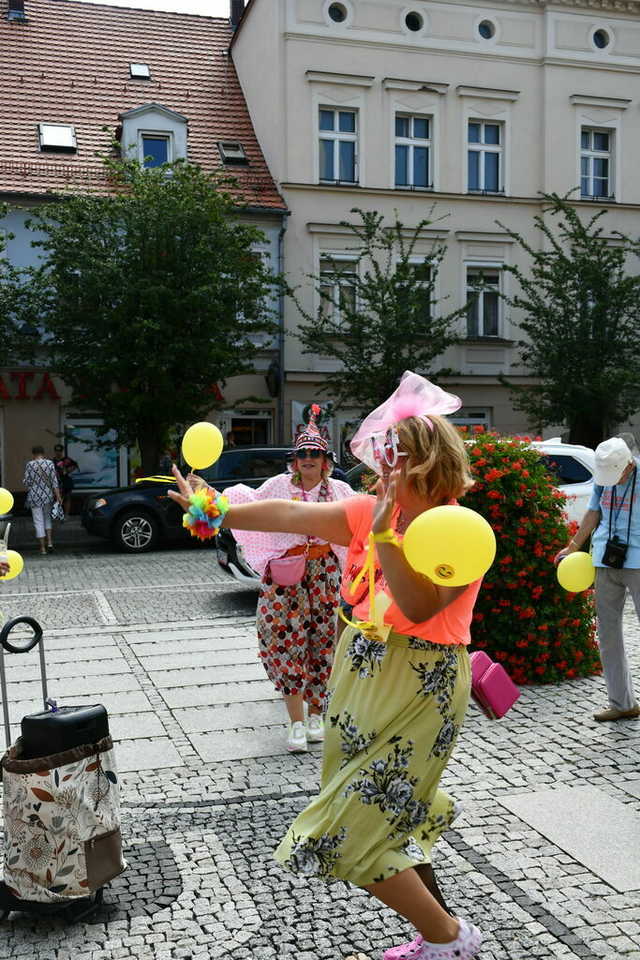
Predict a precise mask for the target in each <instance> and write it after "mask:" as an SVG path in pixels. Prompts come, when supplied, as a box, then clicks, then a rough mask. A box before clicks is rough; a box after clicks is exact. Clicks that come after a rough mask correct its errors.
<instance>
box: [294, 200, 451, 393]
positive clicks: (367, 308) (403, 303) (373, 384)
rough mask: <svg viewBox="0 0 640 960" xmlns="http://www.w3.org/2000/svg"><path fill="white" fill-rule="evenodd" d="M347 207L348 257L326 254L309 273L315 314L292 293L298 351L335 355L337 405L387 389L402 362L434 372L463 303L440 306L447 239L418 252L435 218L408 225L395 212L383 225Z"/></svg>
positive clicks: (375, 216)
mask: <svg viewBox="0 0 640 960" xmlns="http://www.w3.org/2000/svg"><path fill="white" fill-rule="evenodd" d="M351 213H354V214H357V215H358V217H359V218H360V219H359V222H356V223H347V222H344V223H342V224H341V226H343V227H346V228H347V229H348V230H349V231H350V233H351V235H352V237H353V241H354V244H353V247H352V248H351V249H350V250H349V251H348V253H349V255H350V256H352V257H353V259H352V260H350V261H349V262H348V263H347V262H345V261H344V260H336V259H332V258H328V259H327V261H326V265H325V266H324V267H323V269H322V270H321V271H320V273H318V274H315V275H311V277H310V279H311V280H312V282H313V285H314V287H315V290H316V293H317V295H318V297H319V301H320V308H319V310H318V313H317V315H314V314H311V313H309V311H307V310H305V309H304V307H303V306H302V305H301V304H300V301H299V299H298V298H297V295H296V294H295V293H294V294H293V296H294V298H295V301H296V304H297V306H298V309H299V311H300V313H301V315H302V318H303V319H302V322H301V324H300V327H299V338H300V340H301V341H302V345H303V352H304V353H312V354H316V355H318V354H319V355H320V356H325V357H331V358H333V359H336V360H338V361H339V365H338V369H337V371H336V372H334V373H330V374H328V376H327V381H328V382H327V385H326V387H325V388H324V390H325V392H327V393H330V394H331V396H332V399H333V400H334V401H335V406H336V407H340V406H345V405H349V406H355V407H358V408H360V409H361V410H365V409H370V408H371V407H372V406H376V405H377V404H379V403H381V402H382V401H383V400H384V399H385V398H386V397H388V396H389V394H390V393H392V392H393V390H395V388H396V387H397V385H398V381H399V379H400V377H401V376H402V374H403V373H404V371H405V370H407V369H411V370H416V371H419V372H420V373H425V374H427V373H429V374H430V375H431V377H432V379H433V378H434V376H435V375H436V373H437V371H434V370H433V365H434V361H435V360H436V359H437V358H438V357H439V356H441V355H442V353H443V352H444V351H445V350H446V349H447V347H449V346H450V345H451V344H453V343H456V342H457V341H458V335H457V334H456V331H455V322H456V320H457V319H458V318H459V317H460V316H462V315H463V314H464V313H465V310H466V308H465V307H463V308H460V309H458V310H454V311H452V312H450V313H446V314H443V313H441V311H440V309H439V306H440V304H439V300H438V298H437V296H436V285H437V279H438V272H439V269H440V265H441V263H442V259H443V257H444V255H445V252H446V247H445V246H444V244H442V243H439V242H434V243H433V244H432V249H431V251H430V252H429V254H428V255H427V256H424V255H416V248H417V246H418V244H419V243H420V242H421V239H422V238H421V235H422V233H423V231H424V230H425V229H427V228H428V227H430V226H431V225H432V223H433V221H432V220H429V219H425V220H421V221H420V223H419V224H418V225H417V226H416V227H415V228H411V229H409V228H406V227H404V226H403V224H402V223H401V222H400V221H399V220H398V219H396V221H395V222H394V223H393V225H391V226H386V225H385V224H384V217H383V216H382V214H379V213H377V212H375V211H364V210H360V209H357V208H354V209H353V210H352V211H351ZM345 252H347V251H345ZM327 268H328V269H327ZM443 372H444V371H443Z"/></svg>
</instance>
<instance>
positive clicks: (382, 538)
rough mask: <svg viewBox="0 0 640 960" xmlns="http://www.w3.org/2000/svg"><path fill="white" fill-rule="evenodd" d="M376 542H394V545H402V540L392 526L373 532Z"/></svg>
mask: <svg viewBox="0 0 640 960" xmlns="http://www.w3.org/2000/svg"><path fill="white" fill-rule="evenodd" d="M373 542H374V543H392V544H393V545H394V547H399V546H400V541H399V540H398V538H397V537H396V535H395V532H394V531H393V530H392V529H391V527H387V529H386V530H381V531H380V533H374V534H373Z"/></svg>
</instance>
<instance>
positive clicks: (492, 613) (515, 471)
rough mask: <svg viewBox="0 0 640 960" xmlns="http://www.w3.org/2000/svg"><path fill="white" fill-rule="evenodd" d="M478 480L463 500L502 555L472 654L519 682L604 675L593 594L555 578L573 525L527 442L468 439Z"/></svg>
mask: <svg viewBox="0 0 640 960" xmlns="http://www.w3.org/2000/svg"><path fill="white" fill-rule="evenodd" d="M466 439H467V441H468V442H467V449H468V452H469V456H470V460H471V466H472V472H473V476H474V477H475V478H476V480H477V482H476V484H475V486H474V488H473V489H472V490H470V491H469V493H468V494H467V495H466V496H465V497H464V499H463V501H462V503H463V505H464V506H466V507H471V508H472V509H473V510H477V511H478V513H480V514H482V516H483V517H485V518H486V519H487V520H488V521H489V523H490V524H491V526H492V527H493V529H494V532H495V535H496V540H497V553H496V559H495V561H494V563H493V566H492V567H491V569H490V570H489V572H488V573H487V575H486V576H485V578H484V582H483V585H482V588H481V590H480V594H479V596H478V601H477V603H476V608H475V612H474V616H473V624H472V641H471V643H472V649H480V650H486V651H487V653H488V654H490V655H491V656H492V657H494V659H496V660H498V661H500V662H502V663H503V664H504V666H505V667H506V668H507V670H508V671H509V673H510V675H511V677H512V678H513V680H514V681H515V682H516V683H518V684H526V683H554V682H557V681H559V680H564V679H567V678H569V679H571V678H573V677H585V676H590V675H592V674H596V673H600V671H601V666H600V658H599V655H598V647H597V644H596V642H595V615H594V605H593V591H592V590H589V591H586V592H584V593H580V594H569V593H566V591H565V590H563V589H562V588H561V587H560V585H559V584H558V581H557V579H556V569H555V567H554V564H553V558H554V556H555V554H556V553H557V552H558V550H560V549H561V548H562V547H563V546H565V545H566V543H567V541H568V539H569V536H570V535H571V534H572V533H574V532H575V529H576V525H575V524H573V525H571V524H569V526H568V530H569V532H567V518H566V514H565V513H564V509H563V508H564V503H565V498H564V496H563V495H562V494H561V493H560V492H559V491H558V490H557V489H556V488H555V487H554V486H553V483H552V480H551V478H550V476H549V473H548V472H547V470H546V468H545V466H544V465H543V462H542V461H541V459H540V457H539V455H538V454H537V453H536V451H535V450H534V449H533V448H532V447H531V446H530V445H529V444H528V443H527V438H525V439H518V438H516V439H514V438H512V437H499V436H497V435H495V434H491V433H477V434H472V435H471V437H469V435H468V434H466Z"/></svg>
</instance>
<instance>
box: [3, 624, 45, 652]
mask: <svg viewBox="0 0 640 960" xmlns="http://www.w3.org/2000/svg"><path fill="white" fill-rule="evenodd" d="M20 623H26V624H27V625H28V626H29V627H31V629H32V630H33V636H32V637H30V638H29V639H28V640H27V642H26V644H24V645H22V646H19V645H16V644H15V643H11V641H10V640H9V635H10V634H11V631H12V630H13V629H14V627H17V626H18V624H20ZM41 640H42V627H41V626H40V624H39V623H38V621H37V620H34V619H33V617H15V619H13V620H9V621H7V623H5V625H4V627H3V628H2V630H0V644H1V645H2V647H3V649H4V650H6V651H7V652H8V653H29V651H30V650H33V648H34V647H37V646H38V644H39V643H40V642H41Z"/></svg>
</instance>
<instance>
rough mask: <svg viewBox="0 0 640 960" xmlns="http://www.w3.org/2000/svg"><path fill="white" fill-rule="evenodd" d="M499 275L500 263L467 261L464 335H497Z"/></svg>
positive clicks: (500, 271)
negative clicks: (465, 325)
mask: <svg viewBox="0 0 640 960" xmlns="http://www.w3.org/2000/svg"><path fill="white" fill-rule="evenodd" d="M501 278H502V270H501V264H497V263H484V264H479V263H474V264H473V265H470V264H467V267H466V300H467V337H469V338H471V339H474V338H476V337H499V336H500V321H501V316H500V314H501V310H500V292H501V289H502V286H501Z"/></svg>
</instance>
